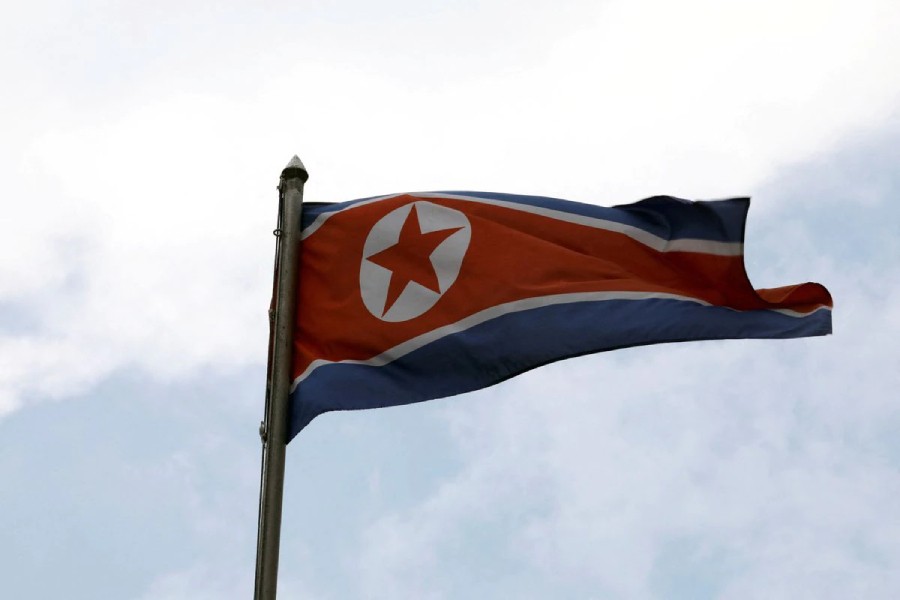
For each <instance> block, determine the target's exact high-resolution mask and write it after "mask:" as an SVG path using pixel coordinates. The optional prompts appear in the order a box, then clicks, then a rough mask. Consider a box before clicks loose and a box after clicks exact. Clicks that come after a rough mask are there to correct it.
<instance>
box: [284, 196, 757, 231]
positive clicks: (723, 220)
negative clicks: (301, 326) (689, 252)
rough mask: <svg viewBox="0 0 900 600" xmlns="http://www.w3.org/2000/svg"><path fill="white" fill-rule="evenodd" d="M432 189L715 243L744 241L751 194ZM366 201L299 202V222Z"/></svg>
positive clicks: (310, 221) (304, 224)
mask: <svg viewBox="0 0 900 600" xmlns="http://www.w3.org/2000/svg"><path fill="white" fill-rule="evenodd" d="M434 193H437V194H455V195H465V196H473V197H476V198H484V199H488V200H502V201H504V202H512V203H516V204H523V205H526V206H535V207H540V208H549V209H552V210H557V211H560V212H565V213H569V214H573V215H580V216H585V217H591V218H594V219H603V220H606V221H612V222H615V223H621V224H624V225H630V226H632V227H637V228H639V229H643V230H644V231H647V232H649V233H652V234H654V235H656V236H658V237H660V238H663V239H665V240H675V239H685V238H686V239H698V240H710V241H717V242H743V240H744V222H745V219H746V216H747V209H748V208H749V206H750V199H749V198H732V199H729V200H712V201H690V200H682V199H681V198H674V197H672V196H653V197H652V198H647V199H645V200H641V201H640V202H635V203H634V204H623V205H620V206H614V207H612V208H609V207H605V206H595V205H593V204H584V203H581V202H572V201H569V200H560V199H559V198H548V197H545V196H520V195H515V194H500V193H493V192H461V191H454V192H434ZM373 197H374V196H373ZM364 200H369V198H363V199H360V200H352V201H350V202H340V203H334V204H319V203H306V204H304V205H303V219H302V226H303V227H304V228H306V227H308V226H309V225H310V224H312V222H313V221H314V220H315V219H316V217H318V216H319V215H321V214H325V213H333V212H337V211H340V210H343V209H345V208H348V207H350V206H352V205H354V204H357V203H359V202H362V201H364Z"/></svg>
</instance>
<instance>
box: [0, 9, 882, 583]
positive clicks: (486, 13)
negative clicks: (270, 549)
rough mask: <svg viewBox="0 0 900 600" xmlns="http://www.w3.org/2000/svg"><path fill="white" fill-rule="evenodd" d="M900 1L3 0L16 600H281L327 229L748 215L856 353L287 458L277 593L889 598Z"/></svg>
mask: <svg viewBox="0 0 900 600" xmlns="http://www.w3.org/2000/svg"><path fill="white" fill-rule="evenodd" d="M898 31H900V4H898V3H897V2H896V1H895V0H884V1H881V0H856V1H854V2H829V1H824V0H817V1H815V2H812V1H809V2H806V1H792V0H787V1H786V0H781V1H771V2H770V1H756V2H715V1H706V2H703V1H695V0H686V1H682V2H677V3H676V2H664V1H662V0H656V1H635V0H627V1H626V0H611V1H607V2H601V1H596V0H595V1H583V0H557V1H555V2H533V1H530V0H520V1H517V2H513V1H495V2H488V1H481V2H475V1H458V2H422V1H412V0H393V1H386V2H378V3H371V2H361V1H352V2H343V3H331V2H322V1H304V0H300V1H293V2H286V1H271V2H259V3H256V4H255V6H252V7H251V6H250V3H246V2H236V1H232V0H226V1H224V2H211V1H196V2H190V1H189V2H183V1H182V2H175V1H172V0H161V1H158V2H153V3H146V2H144V3H137V2H132V3H122V2H112V1H87V2H84V1H81V2H74V1H61V0H45V1H42V0H37V1H35V2H28V3H26V2H18V3H13V2H10V1H7V2H4V3H3V4H2V6H0V78H2V79H0V81H2V90H3V91H2V92H0V185H2V187H0V198H2V209H3V210H2V216H0V582H2V583H0V590H2V595H3V596H4V597H9V598H41V599H42V598H66V599H71V600H79V599H86V600H87V599H90V600H96V599H98V598H103V599H106V598H109V599H116V600H118V599H123V600H180V599H207V598H208V599H222V598H224V599H230V598H235V599H238V598H248V597H250V596H251V594H252V585H253V569H254V554H255V545H256V539H255V537H256V511H257V500H258V483H259V439H258V435H257V427H258V424H259V421H260V419H261V418H262V416H263V414H262V413H263V393H264V387H265V383H264V375H265V358H266V337H267V333H268V332H267V320H266V310H267V308H268V302H269V297H268V296H269V294H270V291H271V269H272V258H273V252H274V239H273V237H272V235H271V231H272V229H273V227H274V224H275V217H276V208H277V206H276V203H277V197H276V190H275V185H276V184H277V179H278V175H279V173H280V171H281V168H282V167H283V166H284V165H285V163H286V162H287V161H288V160H289V159H290V157H291V156H292V155H293V154H295V153H296V154H298V155H299V156H300V157H301V158H302V159H303V161H304V162H305V164H306V166H307V168H308V169H309V172H310V180H309V182H308V184H307V186H306V199H307V200H311V201H338V200H349V199H353V198H357V197H363V196H372V195H376V194H382V193H391V192H403V191H424V190H440V189H464V190H482V191H497V192H512V193H524V194H541V195H549V196H555V197H561V198H568V199H571V200H577V201H582V202H591V203H596V204H603V205H612V204H620V203H626V202H631V201H635V200H639V199H640V198H643V197H646V196H651V195H655V194H671V195H677V196H681V197H685V198H692V199H712V198H721V197H728V196H744V195H751V196H753V204H752V207H751V210H750V216H749V224H748V230H747V240H746V248H745V252H746V261H747V266H748V270H749V273H750V276H751V279H752V280H753V282H754V283H755V284H756V285H757V286H758V287H772V286H777V285H785V284H791V283H799V282H802V281H808V280H811V281H819V282H821V283H823V284H825V285H827V286H828V287H829V289H830V290H831V292H832V294H833V296H834V298H835V304H836V308H835V312H834V330H835V334H834V335H833V336H830V337H826V338H812V339H803V340H787V341H780V340H766V341H728V342H699V343H690V344H680V345H666V346H655V347H646V348H638V349H631V350H624V351H619V352H613V353H606V354H599V355H593V356H587V357H582V358H579V359H575V360H570V361H565V362H563V363H557V364H554V365H551V366H548V367H545V368H541V369H538V370H535V371H532V372H530V373H528V374H526V375H523V376H520V377H518V378H516V379H513V380H510V381H508V382H505V383H503V384H501V385H498V386H495V387H493V388H490V389H487V390H483V391H479V392H475V393H471V394H467V395H464V396H460V397H457V398H453V399H446V400H439V401H433V402H429V403H424V404H420V405H415V406H407V407H399V408H392V409H380V410H375V411H362V412H356V413H344V414H328V415H325V416H322V417H319V418H318V419H316V420H315V421H314V422H313V423H312V424H311V425H310V426H309V427H308V428H307V429H306V430H304V431H303V433H302V434H301V435H300V436H299V437H298V438H296V440H295V441H294V442H292V443H291V445H290V446H289V447H288V464H287V474H286V478H287V479H286V490H285V500H284V527H283V534H282V552H281V570H280V574H281V577H280V590H281V597H284V598H300V599H343V598H373V599H381V598H390V599H394V598H411V599H425V598H429V599H431V598H433V599H456V598H460V599H470V598H603V599H706V598H710V599H711V598H717V599H718V598H721V599H729V600H731V599H754V598H767V599H781V598H784V599H791V600H794V599H798V598H815V599H831V598H833V599H839V600H845V599H847V598H866V599H870V598H872V599H881V598H884V599H889V598H896V597H897V596H898V594H900V501H898V498H900V435H898V431H900V400H898V392H897V390H898V389H900V350H898V348H900V344H898V342H897V340H898V339H900V267H898V259H900V235H898V233H900V203H898V197H900V170H898V165H900V75H898V73H900V35H898V34H897V32H898Z"/></svg>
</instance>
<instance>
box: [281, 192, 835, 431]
mask: <svg viewBox="0 0 900 600" xmlns="http://www.w3.org/2000/svg"><path fill="white" fill-rule="evenodd" d="M749 204H750V203H749V199H747V198H736V199H730V200H719V201H708V202H691V201H686V200H681V199H677V198H672V197H668V196H657V197H653V198H648V199H646V200H642V201H640V202H637V203H635V204H631V205H625V206H617V207H613V208H605V207H599V206H594V205H588V204H580V203H575V202H569V201H565V200H558V199H554V198H545V197H536V196H517V195H510V194H495V193H482V192H429V193H415V194H396V195H390V196H381V197H376V198H367V199H364V200H357V201H353V202H345V203H337V204H310V203H307V204H305V205H304V206H303V217H302V221H303V222H302V235H301V240H302V241H301V250H300V253H301V259H300V272H299V293H298V304H297V320H296V322H297V325H296V330H295V334H294V341H293V359H292V360H293V367H292V368H293V370H292V377H293V385H292V388H291V390H292V391H291V411H292V414H291V425H290V436H291V437H293V436H294V435H296V434H297V433H298V432H299V431H300V430H301V429H302V428H303V427H305V426H306V425H307V424H308V423H309V422H310V421H311V420H312V419H313V418H314V417H316V416H317V415H319V414H322V413H324V412H328V411H333V410H351V409H362V408H376V407H383V406H394V405H399V404H408V403H411V402H420V401H423V400H429V399H433V398H441V397H445V396H451V395H454V394H459V393H462V392H467V391H471V390H475V389H479V388H483V387H486V386H489V385H492V384H495V383H498V382H500V381H502V380H504V379H507V378H509V377H512V376H514V375H517V374H519V373H522V372H524V371H527V370H529V369H532V368H534V367H537V366H540V365H543V364H546V363H549V362H552V361H556V360H560V359H563V358H568V357H572V356H577V355H580V354H586V353H592V352H600V351H604V350H612V349H616V348H624V347H628V346H636V345H641V344H655V343H662V342H681V341H689V340H707V339H724V338H793V337H804V336H815V335H825V334H828V333H831V307H832V301H831V296H830V295H829V293H828V291H827V290H826V289H825V288H824V287H822V286H821V285H819V284H817V283H804V284H799V285H792V286H788V287H781V288H774V289H760V290H754V289H753V287H752V285H751V284H750V281H749V280H748V278H747V274H746V271H745V269H744V263H743V238H744V223H745V218H746V214H747V209H748V208H749Z"/></svg>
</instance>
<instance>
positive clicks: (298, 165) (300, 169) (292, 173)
mask: <svg viewBox="0 0 900 600" xmlns="http://www.w3.org/2000/svg"><path fill="white" fill-rule="evenodd" d="M295 177H296V178H299V179H301V180H303V182H306V180H307V179H309V173H308V172H307V170H306V167H304V166H303V161H302V160H300V157H299V156H297V155H296V154H295V155H294V157H293V158H292V159H291V160H290V161H289V162H288V164H287V166H285V167H284V169H283V170H282V171H281V178H282V179H293V178H295Z"/></svg>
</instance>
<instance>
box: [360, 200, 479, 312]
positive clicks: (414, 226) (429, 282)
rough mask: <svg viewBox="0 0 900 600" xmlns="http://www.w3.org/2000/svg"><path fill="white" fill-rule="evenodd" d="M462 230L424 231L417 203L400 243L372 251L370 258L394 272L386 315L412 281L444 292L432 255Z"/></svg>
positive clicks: (408, 219) (407, 217)
mask: <svg viewBox="0 0 900 600" xmlns="http://www.w3.org/2000/svg"><path fill="white" fill-rule="evenodd" d="M460 229H462V227H455V228H453V229H439V230H438V231H429V232H428V233H423V232H422V226H421V224H420V223H419V214H418V213H417V212H416V205H415V204H413V207H412V210H410V211H409V214H408V215H407V216H406V221H404V222H403V227H402V229H400V239H398V240H397V243H396V244H394V245H393V246H391V247H389V248H385V249H384V250H382V251H381V252H378V253H376V254H373V255H372V256H370V257H369V259H368V260H370V261H372V262H373V263H375V264H376V265H378V266H380V267H384V268H385V269H387V270H389V271H391V282H390V285H388V293H387V299H386V300H385V302H384V312H383V313H381V314H382V316H383V315H385V314H387V311H389V310H390V309H391V307H392V306H393V305H394V302H396V301H397V298H399V297H400V294H402V293H403V290H405V289H406V286H407V285H408V284H409V282H411V281H415V282H416V283H418V284H419V285H421V286H423V287H426V288H428V289H429V290H431V291H433V292H437V293H439V294H440V293H441V287H440V284H439V283H438V277H437V273H436V272H435V270H434V265H432V264H431V254H432V253H433V252H434V250H435V249H436V248H437V247H438V246H440V245H441V243H442V242H443V241H444V240H446V239H447V238H448V237H450V236H451V235H453V234H454V233H456V232H457V231H459V230H460Z"/></svg>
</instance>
